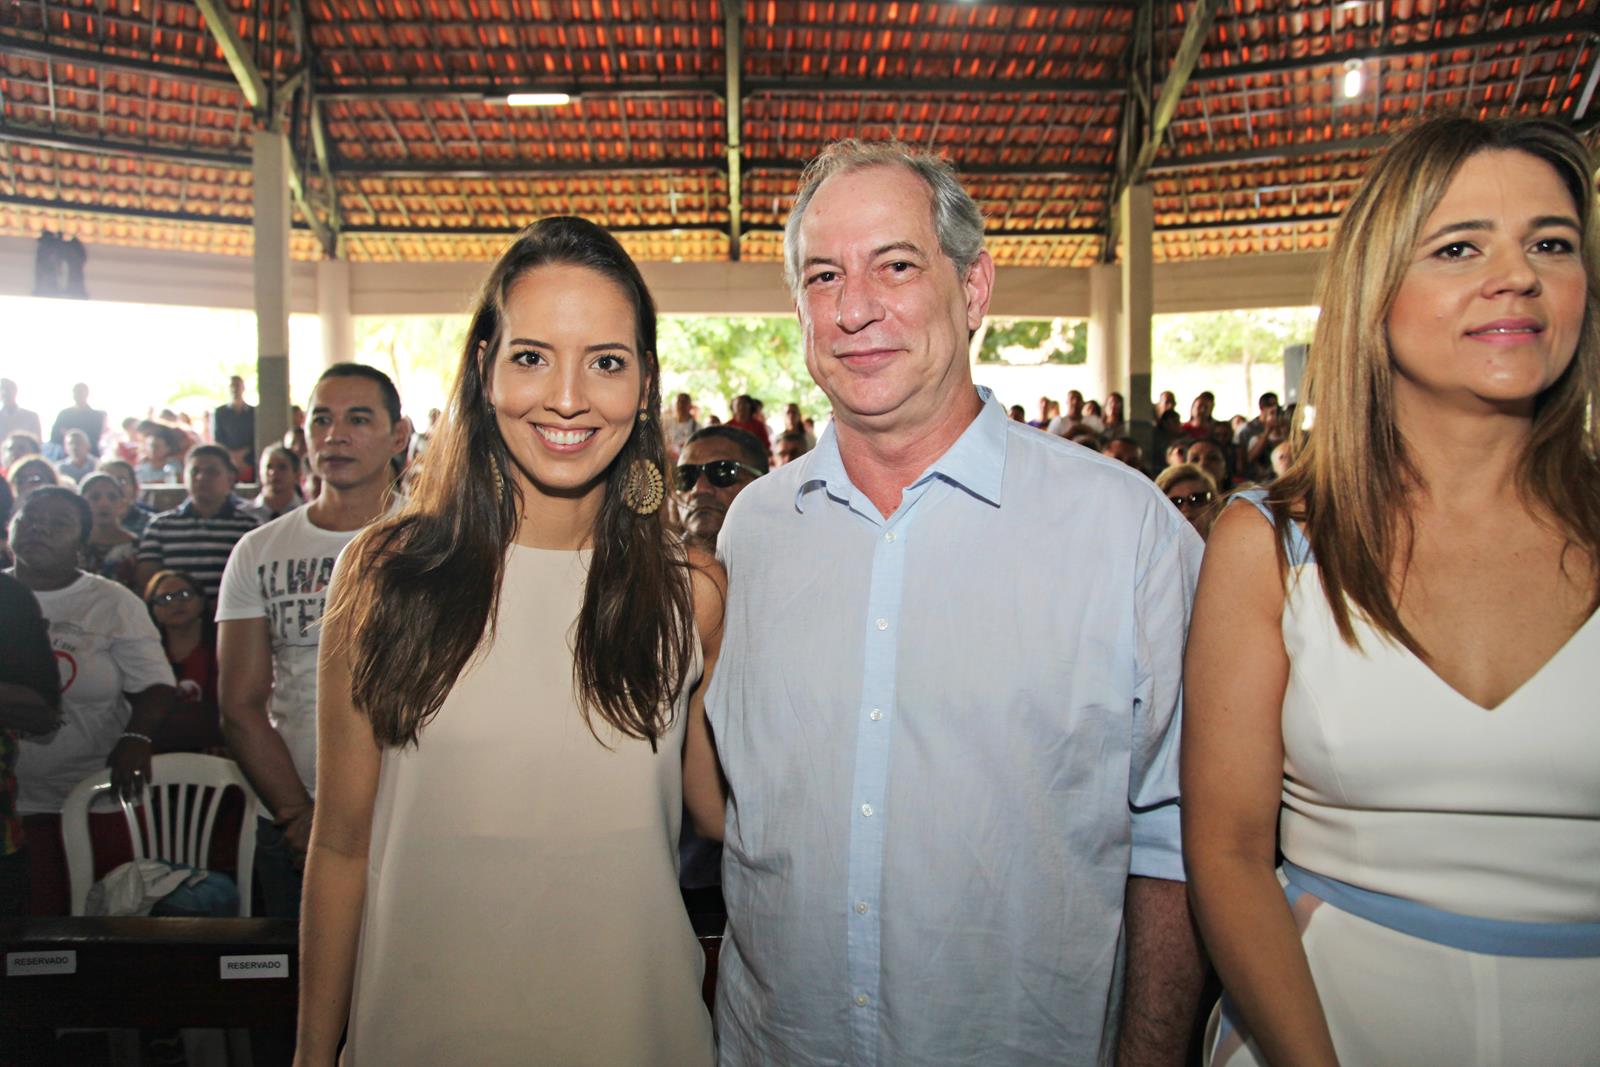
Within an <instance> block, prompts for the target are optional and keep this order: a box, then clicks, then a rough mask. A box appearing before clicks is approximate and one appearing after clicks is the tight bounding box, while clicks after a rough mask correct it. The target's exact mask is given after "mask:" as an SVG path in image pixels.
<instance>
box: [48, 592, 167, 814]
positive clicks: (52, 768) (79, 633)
mask: <svg viewBox="0 0 1600 1067" xmlns="http://www.w3.org/2000/svg"><path fill="white" fill-rule="evenodd" d="M33 595H34V596H35V597H36V598H37V599H38V601H39V610H40V611H42V612H43V613H44V617H45V620H46V621H47V622H48V623H49V624H50V646H51V648H53V649H54V650H55V654H56V667H57V669H59V670H60V672H61V725H60V726H59V727H57V728H56V730H55V731H54V732H53V733H51V734H48V735H45V736H42V737H35V738H29V737H24V738H23V739H22V743H21V746H20V752H19V753H18V756H17V810H18V811H19V812H21V813H22V814H24V815H43V814H55V813H56V812H59V811H60V810H61V805H62V803H63V802H64V801H65V800H66V799H67V794H68V793H70V792H72V789H73V787H74V786H76V785H77V784H78V783H79V782H81V781H83V780H84V779H85V778H87V777H89V776H90V775H92V774H94V773H96V772H98V771H100V770H103V769H104V768H105V765H106V757H107V756H109V755H110V754H111V750H112V749H113V748H114V747H116V744H117V739H118V738H119V737H121V735H122V731H123V730H125V729H127V726H128V716H130V715H131V714H133V706H132V705H131V704H129V703H128V698H127V696H126V695H125V694H128V693H142V692H143V691H144V690H146V689H149V688H150V687H151V686H153V685H172V684H173V678H172V667H171V665H169V664H168V663H167V654H166V651H165V650H164V649H163V648H162V647H161V635H160V633H158V632H157V630H156V624H155V623H153V622H151V621H150V613H149V612H148V611H147V610H146V609H145V606H144V602H143V601H141V600H140V599H139V598H138V597H136V596H134V595H133V593H131V592H129V591H128V590H127V589H126V588H124V587H123V586H121V585H118V584H117V583H116V582H113V581H109V580H107V579H105V578H101V577H99V576H98V575H94V574H85V575H83V576H82V577H80V578H79V579H78V580H77V581H75V582H73V583H72V584H71V585H69V586H67V587H66V588H65V589H57V590H55V591H53V592H44V593H40V592H35V593H34V594H33Z"/></svg>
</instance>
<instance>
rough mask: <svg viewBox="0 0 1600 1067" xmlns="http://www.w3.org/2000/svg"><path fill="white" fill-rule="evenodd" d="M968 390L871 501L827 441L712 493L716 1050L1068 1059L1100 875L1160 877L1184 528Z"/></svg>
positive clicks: (1173, 820) (1101, 942)
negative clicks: (731, 492)
mask: <svg viewBox="0 0 1600 1067" xmlns="http://www.w3.org/2000/svg"><path fill="white" fill-rule="evenodd" d="M981 392H982V393H983V400H984V404H983V409H982V411H981V413H980V414H979V415H978V417H977V418H976V419H975V420H974V421H973V423H972V424H971V425H970V426H969V427H968V428H967V430H966V431H965V432H964V433H963V434H962V436H961V437H960V439H958V440H957V441H956V443H955V444H954V445H953V446H952V447H951V448H950V449H949V451H947V452H946V453H945V454H944V455H943V456H942V457H940V458H939V460H938V461H937V462H935V463H934V464H933V465H932V466H931V467H929V468H928V470H927V471H926V472H925V473H924V474H923V475H922V476H921V477H919V478H918V479H917V480H916V481H915V482H913V483H912V484H911V485H910V486H909V487H908V488H907V489H906V490H905V493H904V496H903V498H902V500H901V503H900V506H899V508H898V509H897V510H896V511H895V513H894V514H893V515H891V516H890V517H888V518H887V519H885V518H884V517H883V516H882V515H881V514H880V513H879V512H878V511H877V509H876V508H875V507H874V506H873V504H872V503H871V501H869V500H868V499H867V498H866V496H865V495H864V494H862V493H861V492H860V490H858V489H856V488H855V487H854V486H853V485H852V484H851V483H850V479H849V477H848V476H847V475H846V473H845V468H844V464H843V461H842V459H841V458H840V455H839V449H838V443H837V441H836V439H835V437H834V433H833V431H832V429H829V430H828V431H827V432H826V433H825V434H824V435H823V438H822V440H821V441H820V442H819V443H818V445H817V448H816V449H815V450H814V451H812V452H811V453H809V454H808V455H806V456H804V457H803V458H801V459H800V460H797V461H795V462H793V463H790V464H788V465H786V466H784V467H782V468H780V469H779V470H778V471H776V472H775V473H773V474H771V475H769V476H767V477H765V478H761V479H759V480H758V481H756V482H755V483H753V484H752V485H750V486H749V487H748V488H746V489H745V490H744V492H743V493H741V494H740V496H739V498H738V499H737V500H736V501H735V502H734V505H733V507H732V508H731V509H730V511H729V514H728V520H727V523H726V524H725V525H724V527H723V530H722V537H721V542H720V545H719V554H720V555H721V556H722V558H723V560H724V562H725V563H726V565H727V567H728V576H729V583H730V592H729V601H728V611H727V625H726V628H725V631H724V633H725V637H724V640H723V645H722V656H721V659H720V661H719V663H718V666H717V671H716V676H715V678H714V680H713V683H712V687H711V691H710V695H709V700H708V705H707V706H708V712H709V715H710V718H711V723H712V727H713V729H714V731H715V734H716V739H717V745H718V751H719V754H720V756H721V759H722V763H723V767H724V769H725V771H726V772H727V776H728V782H729V786H730V790H731V797H730V800H729V805H728V822H727V845H726V849H725V852H724V861H723V891H724V894H725V896H726V898H727V903H728V914H729V923H728V933H727V937H726V939H725V941H724V945H723V949H722V957H721V964H720V976H719V981H718V991H717V1020H718V1029H719V1036H720V1040H721V1047H722V1060H723V1063H725V1064H741V1065H743V1064H752V1065H753V1064H784V1065H788V1067H799V1065H811V1064H817V1065H821V1064H850V1065H852V1067H870V1065H876V1064H884V1065H889V1064H895V1065H899V1064H907V1065H912V1064H914V1065H917V1067H935V1065H940V1064H951V1065H954V1064H971V1065H983V1067H1009V1065H1023V1064H1046V1063H1049V1064H1062V1063H1068V1064H1092V1063H1095V1062H1096V1061H1097V1060H1098V1059H1100V1058H1101V1055H1102V1052H1103V1045H1105V1044H1107V1042H1106V1040H1105V1039H1106V1034H1107V1024H1108V1020H1109V1019H1110V1018H1111V1017H1112V1015H1113V1013H1114V1011H1115V1009H1116V1005H1117V998H1118V993H1117V991H1116V990H1115V989H1114V985H1115V983H1116V982H1117V981H1119V980H1120V979H1119V975H1120V968H1119V966H1118V962H1117V961H1118V958H1119V941H1120V936H1121V920H1122V902H1123V896H1124V892H1125V887H1126V881H1127V878H1128V876H1129V875H1130V874H1135V875H1145V876H1150V877H1156V878H1168V879H1174V880H1181V879H1182V878H1183V861H1182V854H1181V850H1180V844H1179V835H1178V812H1177V796H1178V764H1177V738H1178V725H1179V714H1178V706H1179V671H1180V667H1181V662H1182V656H1183V644H1184V638H1185V634H1186V630H1187V627H1188V619H1189V613H1190V609H1191V607H1192V603H1193V593H1194V584H1195V579H1196V575H1197V572H1198V570H1199V563H1200V553H1201V547H1202V546H1201V542H1200V539H1199V538H1198V537H1197V536H1196V535H1195V533H1194V531H1193V530H1192V529H1191V528H1190V526H1189V524H1188V523H1187V522H1185V521H1184V519H1183V517H1182V516H1181V515H1179V513H1178V511H1177V509H1176V508H1174V507H1172V506H1171V504H1170V503H1168V502H1167V501H1166V500H1165V499H1163V497H1162V495H1161V493H1160V492H1159V491H1158V490H1157V489H1156V488H1155V486H1154V485H1153V484H1151V483H1150V481H1149V480H1148V479H1146V478H1144V477H1142V476H1141V475H1139V474H1138V473H1137V472H1135V471H1133V470H1131V469H1130V468H1127V467H1125V466H1123V465H1122V464H1120V463H1117V462H1115V461H1113V460H1108V459H1105V458H1104V457H1102V456H1100V455H1097V454H1096V453H1093V452H1091V451H1088V450H1086V449H1083V448H1079V447H1078V446H1076V445H1072V444H1069V443H1068V442H1066V441H1064V440H1062V439H1060V438H1057V437H1052V436H1050V435H1048V434H1045V433H1042V432H1040V431H1038V430H1035V429H1033V428H1031V427H1028V426H1025V425H1022V424H1021V423H1014V422H1011V421H1009V420H1008V419H1007V418H1006V417H1005V413H1004V411H1003V410H1002V409H1001V408H1000V406H999V404H998V403H996V402H995V401H994V400H993V398H992V397H990V396H989V395H988V393H987V391H986V390H985V391H981Z"/></svg>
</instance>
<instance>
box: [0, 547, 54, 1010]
mask: <svg viewBox="0 0 1600 1067" xmlns="http://www.w3.org/2000/svg"><path fill="white" fill-rule="evenodd" d="M0 633H4V634H5V635H6V639H5V640H4V641H0V918H7V919H10V918H18V917H21V916H23V915H26V914H27V913H28V856H27V851H26V849H24V848H23V836H22V817H21V816H20V815H18V814H17V752H18V742H19V739H20V738H22V737H33V736H38V735H42V734H48V733H50V732H51V731H52V730H54V729H55V728H56V726H57V724H58V723H60V721H61V676H60V674H59V673H58V672H57V670H56V657H55V653H54V652H52V651H51V650H50V631H49V629H48V628H47V627H46V626H45V621H44V616H43V615H41V614H40V613H39V602H38V600H36V599H34V596H33V594H32V593H31V592H29V591H28V589H27V587H26V586H24V585H23V584H22V583H21V582H19V581H17V580H16V579H15V578H13V577H11V576H10V575H9V574H0ZM4 1033H5V1032H4V1031H3V1030H0V1036H3V1035H4Z"/></svg>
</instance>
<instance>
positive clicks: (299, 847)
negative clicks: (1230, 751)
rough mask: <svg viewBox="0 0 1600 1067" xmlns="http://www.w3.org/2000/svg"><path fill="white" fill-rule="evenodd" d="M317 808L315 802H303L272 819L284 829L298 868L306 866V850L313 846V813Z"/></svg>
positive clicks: (274, 823) (284, 834) (284, 836)
mask: <svg viewBox="0 0 1600 1067" xmlns="http://www.w3.org/2000/svg"><path fill="white" fill-rule="evenodd" d="M315 810H316V805H315V804H302V805H299V806H296V807H293V808H288V809H285V810H283V811H280V812H279V813H278V815H277V817H276V818H274V819H273V820H272V822H273V825H275V826H278V827H281V828H282V829H283V838H284V840H285V841H287V842H288V843H289V848H290V850H291V851H292V852H293V860H294V866H295V869H296V870H299V869H300V868H302V867H304V866H305V862H306V850H307V849H308V848H310V847H311V815H312V813H313V812H314V811H315Z"/></svg>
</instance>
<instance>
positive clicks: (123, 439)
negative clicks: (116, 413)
mask: <svg viewBox="0 0 1600 1067" xmlns="http://www.w3.org/2000/svg"><path fill="white" fill-rule="evenodd" d="M107 458H108V459H120V460H122V462H124V463H127V464H130V465H131V464H134V463H137V462H139V420H138V419H136V418H134V417H133V416H131V415H130V416H128V417H127V418H125V419H123V420H122V426H121V428H120V429H119V430H118V431H117V435H116V438H115V442H114V444H113V446H112V449H111V455H110V456H109V457H107Z"/></svg>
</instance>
